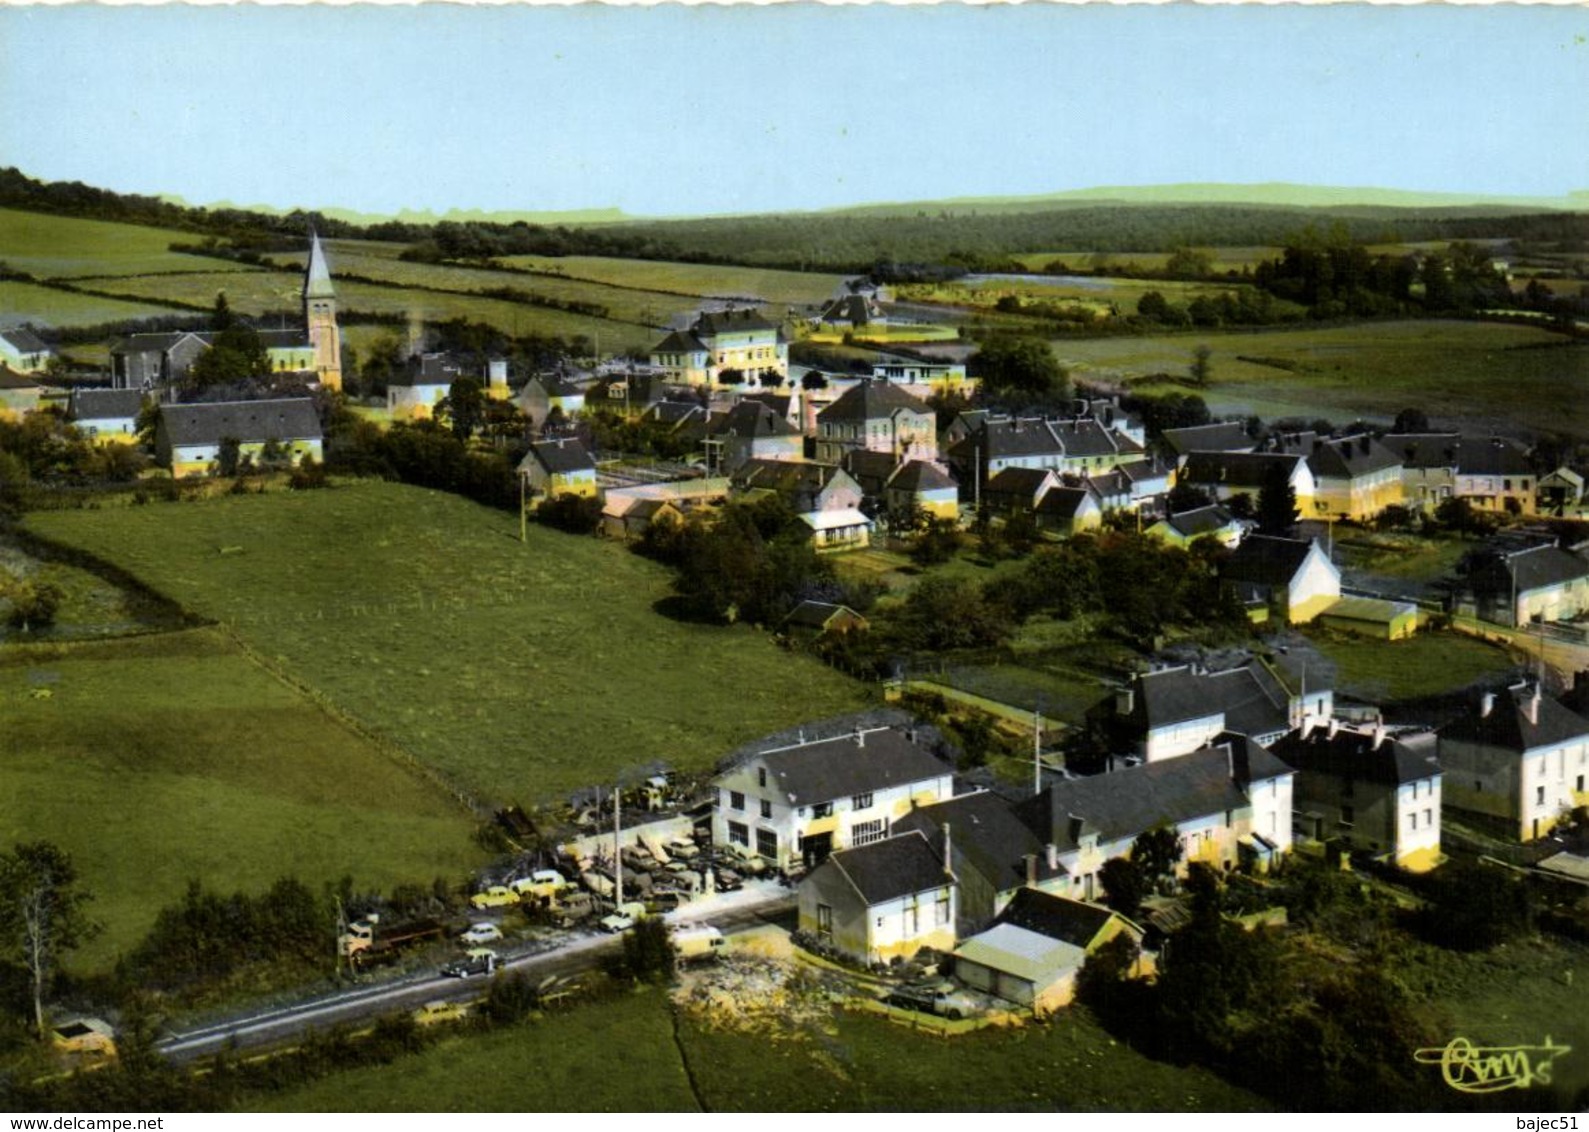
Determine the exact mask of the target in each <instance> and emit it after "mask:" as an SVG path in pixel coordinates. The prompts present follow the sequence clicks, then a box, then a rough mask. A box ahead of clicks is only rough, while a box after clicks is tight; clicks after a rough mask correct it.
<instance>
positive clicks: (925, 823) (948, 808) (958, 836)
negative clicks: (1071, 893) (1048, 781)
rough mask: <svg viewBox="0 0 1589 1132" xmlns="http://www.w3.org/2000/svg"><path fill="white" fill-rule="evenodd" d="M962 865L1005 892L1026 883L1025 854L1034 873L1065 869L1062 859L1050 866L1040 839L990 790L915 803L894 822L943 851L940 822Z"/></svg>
mask: <svg viewBox="0 0 1589 1132" xmlns="http://www.w3.org/2000/svg"><path fill="white" fill-rule="evenodd" d="M945 823H947V824H948V826H949V841H950V843H951V844H952V845H953V846H954V849H955V852H956V853H957V854H958V855H959V857H960V859H961V865H960V866H957V867H964V866H969V867H971V868H973V869H975V870H976V871H977V873H979V874H980V875H981V876H982V877H983V879H985V880H986V881H987V882H988V884H989V885H991V886H992V888H993V890H994V891H995V892H1007V891H1009V890H1010V889H1012V888H1019V887H1020V886H1021V885H1023V884H1025V883H1026V858H1027V857H1028V856H1030V857H1035V858H1036V865H1037V878H1038V879H1039V880H1049V879H1051V878H1053V877H1056V876H1063V875H1065V868H1064V866H1063V865H1061V866H1060V867H1059V868H1057V869H1051V868H1049V867H1048V853H1047V850H1046V847H1045V845H1044V843H1043V842H1042V841H1040V840H1039V839H1038V837H1037V835H1036V834H1035V833H1033V832H1032V831H1031V830H1030V829H1028V828H1027V827H1026V825H1025V824H1024V823H1022V821H1021V819H1020V818H1019V817H1017V816H1016V814H1015V810H1014V808H1013V807H1012V806H1011V805H1010V803H1009V802H1008V801H1006V800H1005V799H1004V798H1002V797H1000V796H999V795H998V794H995V793H993V792H992V791H988V790H983V791H979V792H977V793H975V794H962V795H960V796H959V797H958V798H950V799H947V800H946V801H942V802H934V803H933V804H932V805H930V806H918V807H917V808H916V809H914V810H912V811H911V812H910V813H908V814H906V815H905V816H904V817H902V818H900V819H899V820H898V821H896V822H895V823H894V831H895V832H896V833H905V832H909V831H912V830H914V831H916V832H919V833H923V834H926V835H927V837H928V840H929V843H930V844H931V845H932V848H933V851H934V852H935V853H936V854H938V855H939V856H940V857H941V856H942V854H943V827H944V825H945Z"/></svg>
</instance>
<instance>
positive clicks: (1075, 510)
mask: <svg viewBox="0 0 1589 1132" xmlns="http://www.w3.org/2000/svg"><path fill="white" fill-rule="evenodd" d="M1011 470H1013V469H1011ZM1091 498H1093V494H1092V492H1091V491H1090V490H1089V489H1088V488H1085V487H1051V488H1049V489H1048V490H1047V491H1046V492H1044V493H1043V498H1041V499H1039V500H1038V501H1037V506H1036V507H1035V508H1033V510H1034V511H1035V512H1036V513H1037V514H1039V515H1044V516H1047V517H1049V518H1056V519H1074V518H1075V517H1076V516H1077V515H1079V514H1080V513H1081V510H1082V508H1083V507H1085V506H1086V504H1087V501H1088V500H1089V499H1091Z"/></svg>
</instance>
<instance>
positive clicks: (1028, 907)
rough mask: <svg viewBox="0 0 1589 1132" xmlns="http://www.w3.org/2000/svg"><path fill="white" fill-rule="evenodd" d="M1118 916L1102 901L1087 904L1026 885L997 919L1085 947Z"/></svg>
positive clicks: (999, 921)
mask: <svg viewBox="0 0 1589 1132" xmlns="http://www.w3.org/2000/svg"><path fill="white" fill-rule="evenodd" d="M1114 918H1115V913H1114V912H1111V911H1110V910H1109V909H1108V908H1106V907H1104V906H1103V905H1102V904H1086V903H1083V902H1082V901H1080V900H1071V899H1069V898H1067V897H1064V896H1055V895H1053V894H1052V893H1048V892H1042V891H1039V890H1038V889H1035V888H1023V889H1021V890H1020V891H1019V892H1017V893H1016V894H1015V896H1014V897H1013V898H1011V900H1010V902H1009V904H1008V905H1006V906H1005V908H1004V911H1002V912H1000V913H999V916H998V919H997V920H996V921H994V922H995V923H1000V924H1012V925H1014V926H1015V927H1018V928H1024V929H1025V930H1027V931H1029V932H1036V933H1037V934H1038V935H1041V936H1047V937H1048V938H1049V939H1056V940H1059V941H1060V942H1061V943H1068V944H1070V945H1071V946H1072V947H1079V948H1081V949H1082V950H1083V951H1085V950H1086V949H1087V948H1088V946H1090V945H1091V944H1092V942H1093V941H1094V940H1096V939H1097V938H1098V935H1099V933H1101V932H1102V931H1103V930H1104V929H1105V928H1107V927H1108V926H1109V921H1110V920H1113V919H1114Z"/></svg>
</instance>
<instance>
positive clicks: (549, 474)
mask: <svg viewBox="0 0 1589 1132" xmlns="http://www.w3.org/2000/svg"><path fill="white" fill-rule="evenodd" d="M519 475H520V476H521V477H522V478H523V480H524V485H525V487H526V488H528V489H529V491H530V492H531V493H532V494H534V495H536V496H538V497H540V498H542V499H543V500H544V499H555V498H557V497H558V496H560V495H578V496H583V497H585V498H593V497H595V496H597V495H600V494H601V490H600V488H599V487H597V485H596V461H595V459H594V458H592V456H591V454H590V452H589V451H587V450H586V448H585V446H584V445H583V444H581V443H580V442H579V441H578V440H576V439H573V438H570V437H559V438H558V439H556V440H538V441H536V442H535V443H534V444H532V445H530V450H529V452H527V453H525V456H524V459H523V460H520V461H519Z"/></svg>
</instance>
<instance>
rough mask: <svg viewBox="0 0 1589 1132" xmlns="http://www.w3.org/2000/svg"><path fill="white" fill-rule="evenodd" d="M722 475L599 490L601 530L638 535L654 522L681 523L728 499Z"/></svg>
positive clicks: (615, 534)
mask: <svg viewBox="0 0 1589 1132" xmlns="http://www.w3.org/2000/svg"><path fill="white" fill-rule="evenodd" d="M728 491H729V483H728V481H727V480H726V479H722V478H721V477H711V478H704V479H690V480H668V481H665V482H663V483H643V484H635V485H634V486H632V487H613V488H608V489H607V490H606V491H605V492H603V493H602V506H601V531H602V534H604V535H607V536H608V537H609V538H624V539H628V538H639V537H640V536H641V535H643V534H645V532H646V530H647V529H648V528H649V527H650V526H651V525H652V524H653V523H657V522H663V523H666V522H682V521H683V520H684V518H685V517H686V516H688V515H689V514H690V513H691V512H692V511H695V510H697V509H699V508H702V507H710V506H714V505H717V504H721V503H723V502H724V501H726V500H727V499H728Z"/></svg>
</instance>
